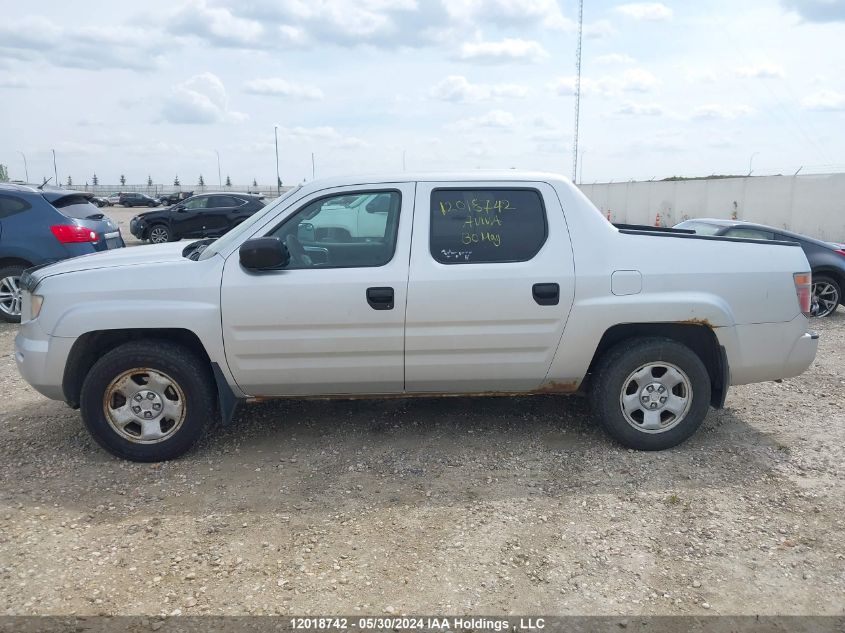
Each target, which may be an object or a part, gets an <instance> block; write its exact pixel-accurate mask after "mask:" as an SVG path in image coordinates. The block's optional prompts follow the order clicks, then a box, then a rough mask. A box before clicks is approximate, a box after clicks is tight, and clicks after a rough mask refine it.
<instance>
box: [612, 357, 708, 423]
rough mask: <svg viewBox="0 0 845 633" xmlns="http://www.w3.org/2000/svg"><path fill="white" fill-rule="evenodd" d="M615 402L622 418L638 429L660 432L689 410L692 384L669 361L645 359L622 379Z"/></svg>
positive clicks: (678, 421)
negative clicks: (617, 402)
mask: <svg viewBox="0 0 845 633" xmlns="http://www.w3.org/2000/svg"><path fill="white" fill-rule="evenodd" d="M619 404H620V406H621V407H622V413H623V415H624V416H625V420H626V421H627V422H628V424H630V425H631V426H633V427H634V428H635V429H637V430H638V431H642V432H643V433H664V432H666V431H668V430H669V429H671V428H674V427H675V426H677V425H678V424H680V423H681V421H682V420H683V419H684V417H685V416H686V414H687V413H688V412H689V410H690V406H691V405H692V384H691V382H690V379H689V377H688V376H687V375H686V373H684V372H683V371H682V370H681V369H680V368H679V367H677V366H676V365H673V364H672V363H666V362H655V363H648V364H645V365H642V366H641V367H639V368H637V369H636V370H635V371H633V372H631V373H630V374H629V375H628V377H627V378H626V379H625V381H624V382H623V383H622V393H621V394H620V396H619Z"/></svg>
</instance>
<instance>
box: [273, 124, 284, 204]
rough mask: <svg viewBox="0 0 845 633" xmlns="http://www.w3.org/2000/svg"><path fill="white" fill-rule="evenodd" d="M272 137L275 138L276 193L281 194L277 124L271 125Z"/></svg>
mask: <svg viewBox="0 0 845 633" xmlns="http://www.w3.org/2000/svg"><path fill="white" fill-rule="evenodd" d="M273 137H274V138H275V139H276V195H277V196H280V195H282V178H281V176H279V126H278V125H274V126H273Z"/></svg>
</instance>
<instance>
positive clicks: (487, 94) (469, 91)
mask: <svg viewBox="0 0 845 633" xmlns="http://www.w3.org/2000/svg"><path fill="white" fill-rule="evenodd" d="M527 95H528V89H527V88H526V87H525V86H521V85H519V84H474V83H472V82H470V81H469V80H468V79H467V78H466V77H463V76H461V75H449V76H448V77H446V78H445V79H444V80H443V81H441V82H440V83H438V84H437V85H435V86H434V87H433V88H432V89H431V91H430V92H429V96H431V97H432V98H433V99H440V100H441V101H455V102H473V101H483V100H488V99H496V98H511V99H523V98H525V97H526V96H527Z"/></svg>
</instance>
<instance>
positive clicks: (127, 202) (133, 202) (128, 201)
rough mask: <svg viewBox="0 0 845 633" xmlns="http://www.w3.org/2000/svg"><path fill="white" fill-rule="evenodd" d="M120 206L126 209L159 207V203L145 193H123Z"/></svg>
mask: <svg viewBox="0 0 845 633" xmlns="http://www.w3.org/2000/svg"><path fill="white" fill-rule="evenodd" d="M118 204H120V205H122V206H124V207H157V206H158V205H159V202H158V200H156V199H155V198H151V197H150V196H148V195H147V194H144V193H122V194H120V201H119V202H118Z"/></svg>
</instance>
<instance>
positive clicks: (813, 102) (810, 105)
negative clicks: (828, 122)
mask: <svg viewBox="0 0 845 633" xmlns="http://www.w3.org/2000/svg"><path fill="white" fill-rule="evenodd" d="M801 106H802V107H804V108H806V109H808V110H822V111H825V110H826V111H836V110H845V94H843V93H841V92H837V91H835V90H820V91H819V92H816V93H813V94H811V95H808V96H806V97H805V98H804V99H803V100H802V101H801Z"/></svg>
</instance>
